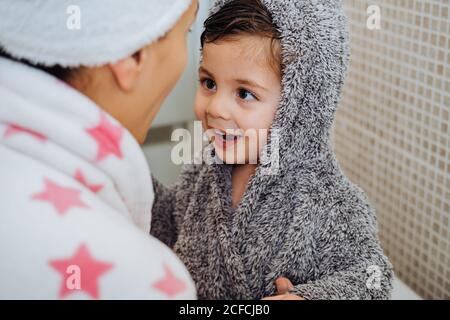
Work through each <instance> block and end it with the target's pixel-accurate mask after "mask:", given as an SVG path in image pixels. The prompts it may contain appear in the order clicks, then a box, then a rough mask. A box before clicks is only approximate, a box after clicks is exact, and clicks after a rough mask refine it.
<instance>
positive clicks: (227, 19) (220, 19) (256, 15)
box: [200, 0, 281, 72]
mask: <svg viewBox="0 0 450 320" xmlns="http://www.w3.org/2000/svg"><path fill="white" fill-rule="evenodd" d="M240 35H258V36H262V37H265V38H269V39H271V45H270V47H271V57H270V58H271V59H270V61H269V62H270V63H271V65H272V66H273V67H274V69H275V70H276V71H278V72H279V71H280V70H281V53H280V48H279V46H278V44H279V41H278V40H279V39H280V37H281V35H280V32H279V31H278V28H277V26H276V25H275V24H274V23H273V20H272V16H271V14H270V12H269V11H268V10H267V8H266V7H265V6H264V4H263V3H262V2H261V0H232V1H230V2H227V3H226V4H225V5H224V6H223V7H221V8H220V9H219V10H218V11H217V12H216V13H214V14H213V15H211V16H210V17H208V19H206V21H205V23H204V31H203V33H202V35H201V38H200V43H201V47H202V48H203V46H204V44H205V43H211V42H216V41H218V40H227V39H230V38H233V37H234V36H240Z"/></svg>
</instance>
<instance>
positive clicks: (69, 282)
mask: <svg viewBox="0 0 450 320" xmlns="http://www.w3.org/2000/svg"><path fill="white" fill-rule="evenodd" d="M123 107H124V108H127V107H130V106H123ZM152 203H153V188H152V182H151V177H150V172H149V169H148V166H147V163H146V161H145V158H144V155H143V153H142V151H141V149H140V147H139V145H138V144H137V142H136V141H135V139H134V138H133V137H132V136H131V134H130V133H129V132H128V131H127V130H126V129H124V128H123V127H122V126H121V125H120V124H119V123H118V122H117V121H115V120H114V119H113V118H112V117H111V116H109V115H108V114H106V113H104V112H103V111H101V109H100V108H99V107H98V106H97V105H95V104H94V103H93V102H92V101H91V100H89V99H88V98H87V97H85V96H84V95H82V94H80V93H79V92H78V91H76V90H74V89H72V88H71V87H69V86H67V85H65V84H64V83H63V82H61V81H59V80H57V79H55V78H53V77H51V76H49V75H47V74H45V73H43V72H40V71H37V70H35V69H33V68H30V67H27V66H25V65H22V64H19V63H15V62H11V61H8V60H6V59H1V58H0V299H15V298H25V299H192V298H195V289H194V284H193V283H192V280H191V278H190V276H189V274H188V272H187V271H186V269H185V267H184V266H183V265H182V263H181V262H180V261H179V260H178V258H177V257H176V256H175V255H174V254H173V253H172V252H171V251H170V249H168V248H167V247H165V246H164V245H163V244H162V243H161V242H159V241H158V240H156V239H155V238H153V237H151V236H150V235H149V229H150V220H151V207H152Z"/></svg>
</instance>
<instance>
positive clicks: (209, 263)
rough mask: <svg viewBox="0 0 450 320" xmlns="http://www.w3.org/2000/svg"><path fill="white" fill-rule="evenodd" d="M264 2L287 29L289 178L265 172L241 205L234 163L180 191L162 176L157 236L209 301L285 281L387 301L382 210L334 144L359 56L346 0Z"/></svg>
mask: <svg viewBox="0 0 450 320" xmlns="http://www.w3.org/2000/svg"><path fill="white" fill-rule="evenodd" d="M227 1H229V0H219V1H216V3H215V5H214V6H213V9H212V12H216V11H217V10H218V9H219V8H220V6H222V5H223V4H224V3H226V2H227ZM263 3H264V4H265V5H266V7H267V9H268V10H269V12H270V13H271V15H272V18H273V22H274V23H275V25H276V26H277V27H278V29H279V31H280V32H281V47H282V63H283V75H282V97H281V102H280V106H279V109H278V111H277V114H276V116H275V119H274V121H273V124H272V130H274V129H277V130H279V132H280V138H279V142H278V143H279V167H280V168H279V171H278V173H277V174H272V175H270V174H267V173H264V166H266V165H268V164H261V165H259V166H258V168H257V170H256V172H255V174H254V176H252V177H251V179H250V181H249V184H248V187H247V190H246V192H245V194H244V196H243V198H242V201H241V202H240V204H239V205H238V207H237V208H235V209H232V207H231V168H232V167H231V166H230V165H220V164H212V165H209V164H203V165H186V166H185V167H184V169H183V171H182V174H181V177H180V180H179V181H178V183H176V184H175V185H174V186H173V187H172V188H166V187H164V186H162V185H161V184H160V183H158V182H157V181H156V180H155V182H154V185H155V196H156V199H155V202H154V206H153V213H152V214H153V218H152V226H151V228H152V229H151V233H152V234H153V235H154V236H156V237H157V238H159V239H160V240H161V241H163V242H164V243H166V244H167V245H168V246H170V247H171V248H173V250H174V251H175V252H176V253H177V254H178V256H179V257H180V258H181V260H182V261H183V262H184V263H185V265H186V267H187V268H188V270H189V272H190V273H191V275H192V278H193V279H194V282H195V283H196V286H197V291H198V297H199V298H200V299H260V298H263V297H265V296H269V295H273V294H275V293H276V288H275V285H274V282H275V280H276V279H277V278H278V277H280V276H284V277H287V278H288V279H290V280H291V282H292V283H293V284H294V285H295V288H294V289H293V290H292V291H291V292H292V293H294V294H298V295H300V296H302V297H304V298H306V299H386V298H389V296H390V292H391V289H392V277H393V272H392V267H391V264H390V263H389V261H388V259H387V258H386V257H385V255H384V254H383V251H382V249H381V247H380V244H379V240H378V236H377V222H376V216H375V212H374V210H373V209H372V208H371V206H370V204H369V201H368V199H367V197H366V196H365V194H364V193H363V191H362V190H361V189H360V188H359V187H357V186H356V185H354V184H353V183H351V182H350V181H349V180H348V179H347V178H346V177H345V176H344V174H343V172H342V170H341V168H340V167H339V164H338V162H337V161H336V158H335V155H334V154H333V151H332V148H331V145H330V136H329V133H330V129H331V124H332V121H333V117H334V113H335V111H336V108H337V106H338V102H339V99H340V93H341V89H342V86H343V83H344V77H345V73H346V68H347V63H348V56H349V46H348V34H347V26H346V18H345V16H344V13H343V8H342V4H341V1H336V0H334V1H330V0H296V1H293V0H292V1H288V0H263ZM272 143H273V141H271V140H270V139H269V142H268V144H267V146H266V150H270V148H271V144H272Z"/></svg>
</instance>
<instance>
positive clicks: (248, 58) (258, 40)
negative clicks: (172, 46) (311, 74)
mask: <svg viewBox="0 0 450 320" xmlns="http://www.w3.org/2000/svg"><path fill="white" fill-rule="evenodd" d="M201 43H202V53H203V57H202V61H201V65H200V68H199V78H200V86H199V88H198V91H197V97H196V103H195V111H196V115H197V117H198V118H199V119H200V120H202V122H203V126H204V128H205V129H206V130H207V132H208V134H209V135H210V136H211V137H214V138H213V139H214V140H215V141H214V144H215V149H216V152H217V154H218V156H219V157H220V158H221V159H222V160H223V161H224V162H226V163H256V162H257V159H258V155H259V153H260V152H261V149H262V147H263V146H264V144H265V142H266V140H267V130H268V129H269V128H270V126H271V124H272V120H273V118H274V115H275V112H276V109H277V107H278V103H279V99H280V95H281V93H280V92H281V53H280V46H279V33H278V31H277V28H276V26H274V24H273V22H272V19H271V16H270V14H269V12H268V11H267V9H266V8H265V7H264V6H263V4H262V3H261V1H260V0H251V1H249V0H232V1H230V2H228V3H227V4H225V5H224V6H223V7H222V8H220V9H219V10H218V11H217V12H216V13H215V14H213V15H212V16H210V17H209V18H208V19H207V20H206V21H205V30H204V32H203V34H202V37H201ZM225 133H228V135H227V136H226V137H224V136H223V135H224V134H225Z"/></svg>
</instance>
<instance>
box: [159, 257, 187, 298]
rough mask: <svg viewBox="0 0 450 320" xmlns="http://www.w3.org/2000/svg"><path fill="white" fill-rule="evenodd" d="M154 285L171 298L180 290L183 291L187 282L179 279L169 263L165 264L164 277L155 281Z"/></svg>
mask: <svg viewBox="0 0 450 320" xmlns="http://www.w3.org/2000/svg"><path fill="white" fill-rule="evenodd" d="M153 287H154V288H155V289H156V290H158V291H161V292H163V293H165V294H166V295H167V296H169V298H171V297H173V296H176V295H177V294H179V293H180V292H183V291H184V289H185V288H186V284H185V283H184V282H183V281H182V280H180V279H178V278H177V277H176V276H175V275H174V274H173V272H172V270H170V268H169V267H168V266H167V265H164V278H162V279H161V280H159V281H158V282H156V283H154V284H153Z"/></svg>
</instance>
